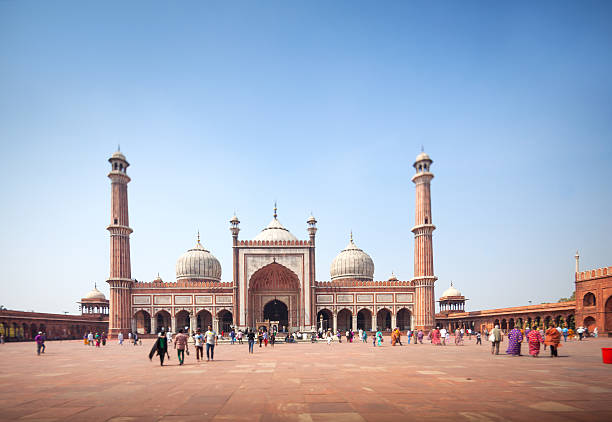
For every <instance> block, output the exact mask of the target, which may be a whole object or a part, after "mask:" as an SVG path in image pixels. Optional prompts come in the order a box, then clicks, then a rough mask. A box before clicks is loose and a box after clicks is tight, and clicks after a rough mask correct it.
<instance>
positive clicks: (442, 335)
mask: <svg viewBox="0 0 612 422" xmlns="http://www.w3.org/2000/svg"><path fill="white" fill-rule="evenodd" d="M440 338H441V339H442V346H446V328H442V329H441V330H440Z"/></svg>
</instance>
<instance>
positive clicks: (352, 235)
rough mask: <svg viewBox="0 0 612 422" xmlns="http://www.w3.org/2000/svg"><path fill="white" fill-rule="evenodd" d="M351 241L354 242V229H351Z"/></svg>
mask: <svg viewBox="0 0 612 422" xmlns="http://www.w3.org/2000/svg"><path fill="white" fill-rule="evenodd" d="M351 242H353V230H351Z"/></svg>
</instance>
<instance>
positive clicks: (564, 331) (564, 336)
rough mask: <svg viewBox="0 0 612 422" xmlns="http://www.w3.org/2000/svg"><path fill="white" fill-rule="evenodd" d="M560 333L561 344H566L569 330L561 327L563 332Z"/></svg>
mask: <svg viewBox="0 0 612 422" xmlns="http://www.w3.org/2000/svg"><path fill="white" fill-rule="evenodd" d="M561 333H562V334H563V342H564V343H565V342H567V336H568V334H569V330H568V329H567V327H563V330H561Z"/></svg>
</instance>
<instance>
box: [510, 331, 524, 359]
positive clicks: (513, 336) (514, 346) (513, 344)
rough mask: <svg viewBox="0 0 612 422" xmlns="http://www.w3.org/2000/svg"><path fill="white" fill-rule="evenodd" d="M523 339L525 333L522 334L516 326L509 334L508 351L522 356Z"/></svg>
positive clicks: (513, 354)
mask: <svg viewBox="0 0 612 422" xmlns="http://www.w3.org/2000/svg"><path fill="white" fill-rule="evenodd" d="M522 341H523V335H522V334H521V330H519V329H518V328H516V327H514V328H513V329H512V330H510V333H509V334H508V350H506V353H507V354H509V355H512V356H520V355H521V342H522Z"/></svg>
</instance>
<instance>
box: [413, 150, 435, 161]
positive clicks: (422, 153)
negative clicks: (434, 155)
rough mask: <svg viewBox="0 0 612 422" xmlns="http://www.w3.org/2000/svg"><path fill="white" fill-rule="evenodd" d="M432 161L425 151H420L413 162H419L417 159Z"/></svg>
mask: <svg viewBox="0 0 612 422" xmlns="http://www.w3.org/2000/svg"><path fill="white" fill-rule="evenodd" d="M425 160H426V161H432V159H431V158H429V155H427V153H426V152H421V153H420V154H419V155H417V158H416V160H415V162H417V163H418V162H419V161H425Z"/></svg>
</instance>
